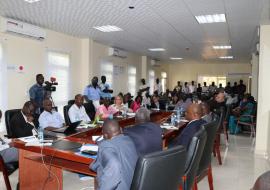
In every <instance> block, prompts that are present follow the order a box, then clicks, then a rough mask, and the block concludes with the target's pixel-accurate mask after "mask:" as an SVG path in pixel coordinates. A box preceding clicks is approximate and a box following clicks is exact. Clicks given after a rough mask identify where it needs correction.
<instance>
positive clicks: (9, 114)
mask: <svg viewBox="0 0 270 190" xmlns="http://www.w3.org/2000/svg"><path fill="white" fill-rule="evenodd" d="M20 111H21V109H13V110H7V111H6V112H5V123H6V131H7V137H8V138H12V129H11V126H10V121H11V119H12V117H13V116H14V115H15V114H17V113H18V112H20Z"/></svg>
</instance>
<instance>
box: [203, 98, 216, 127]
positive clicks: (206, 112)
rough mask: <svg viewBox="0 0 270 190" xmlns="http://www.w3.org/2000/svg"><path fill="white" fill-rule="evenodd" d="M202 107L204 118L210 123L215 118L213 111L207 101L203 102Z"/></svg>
mask: <svg viewBox="0 0 270 190" xmlns="http://www.w3.org/2000/svg"><path fill="white" fill-rule="evenodd" d="M201 107H202V113H203V114H202V119H203V120H204V121H206V122H207V123H210V122H212V121H213V119H214V115H213V113H212V112H211V111H210V107H209V105H208V104H207V103H206V102H203V103H201Z"/></svg>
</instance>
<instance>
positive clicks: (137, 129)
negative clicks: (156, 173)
mask: <svg viewBox="0 0 270 190" xmlns="http://www.w3.org/2000/svg"><path fill="white" fill-rule="evenodd" d="M135 122H136V124H135V126H133V127H128V128H125V129H124V134H125V135H128V136H129V137H130V138H131V139H132V140H133V142H134V144H135V146H136V149H137V152H138V154H139V155H145V154H148V153H152V152H156V151H161V150H162V129H161V128H160V126H159V125H157V124H156V123H153V122H151V121H150V111H149V110H148V109H146V108H143V107H142V108H140V109H138V110H137V112H136V115H135Z"/></svg>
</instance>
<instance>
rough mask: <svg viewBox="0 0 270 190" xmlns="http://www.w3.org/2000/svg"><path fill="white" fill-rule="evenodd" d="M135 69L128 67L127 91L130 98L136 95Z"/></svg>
mask: <svg viewBox="0 0 270 190" xmlns="http://www.w3.org/2000/svg"><path fill="white" fill-rule="evenodd" d="M136 73H137V70H136V67H132V66H130V67H129V68H128V91H129V92H130V93H131V95H132V96H135V95H136V80H137V79H136Z"/></svg>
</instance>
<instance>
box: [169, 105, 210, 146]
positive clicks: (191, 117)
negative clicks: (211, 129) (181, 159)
mask: <svg viewBox="0 0 270 190" xmlns="http://www.w3.org/2000/svg"><path fill="white" fill-rule="evenodd" d="M201 117H202V108H201V105H199V104H191V105H190V106H189V107H188V109H187V112H186V119H187V120H188V121H189V123H188V125H187V126H186V128H185V129H184V130H183V131H182V132H181V134H180V135H179V136H178V137H176V140H175V142H174V143H173V145H183V146H184V147H185V148H186V149H188V147H189V144H190V142H191V140H192V138H193V136H194V135H195V134H196V133H197V132H198V131H199V130H200V128H201V126H202V125H203V124H206V121H204V120H203V119H201Z"/></svg>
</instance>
